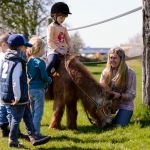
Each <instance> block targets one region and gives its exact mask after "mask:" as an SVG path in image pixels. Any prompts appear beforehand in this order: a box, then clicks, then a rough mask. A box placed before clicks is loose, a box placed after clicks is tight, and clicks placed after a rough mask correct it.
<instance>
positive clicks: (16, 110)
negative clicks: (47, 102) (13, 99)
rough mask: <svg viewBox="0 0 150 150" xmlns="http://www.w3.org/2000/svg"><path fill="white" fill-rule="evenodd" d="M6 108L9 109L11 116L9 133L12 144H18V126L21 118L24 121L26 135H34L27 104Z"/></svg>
mask: <svg viewBox="0 0 150 150" xmlns="http://www.w3.org/2000/svg"><path fill="white" fill-rule="evenodd" d="M8 107H9V108H10V110H11V114H12V119H11V126H10V133H9V138H10V140H12V141H14V142H18V134H19V133H18V132H19V124H20V122H21V119H22V118H23V120H24V123H25V126H26V130H27V132H28V134H29V135H34V131H35V130H34V126H33V122H32V115H31V111H30V107H29V105H28V104H25V105H15V106H11V105H9V106H8Z"/></svg>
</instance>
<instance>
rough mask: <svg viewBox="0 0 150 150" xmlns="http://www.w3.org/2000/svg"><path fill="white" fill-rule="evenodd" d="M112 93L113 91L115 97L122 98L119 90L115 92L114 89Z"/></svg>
mask: <svg viewBox="0 0 150 150" xmlns="http://www.w3.org/2000/svg"><path fill="white" fill-rule="evenodd" d="M111 93H113V94H114V97H113V99H119V98H120V96H121V94H120V93H119V92H114V91H112V92H111Z"/></svg>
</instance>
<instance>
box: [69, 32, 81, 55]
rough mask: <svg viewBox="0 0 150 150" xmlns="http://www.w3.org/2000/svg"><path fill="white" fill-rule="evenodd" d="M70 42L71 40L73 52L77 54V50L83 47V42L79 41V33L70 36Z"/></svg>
mask: <svg viewBox="0 0 150 150" xmlns="http://www.w3.org/2000/svg"><path fill="white" fill-rule="evenodd" d="M71 40H72V43H73V49H74V51H75V52H77V53H78V52H79V49H81V48H83V47H84V43H83V40H82V39H81V37H80V35H79V33H78V32H76V33H75V34H73V35H71Z"/></svg>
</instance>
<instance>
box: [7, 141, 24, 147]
mask: <svg viewBox="0 0 150 150" xmlns="http://www.w3.org/2000/svg"><path fill="white" fill-rule="evenodd" d="M8 146H9V147H16V148H24V146H23V144H21V143H19V141H17V142H15V141H9V143H8Z"/></svg>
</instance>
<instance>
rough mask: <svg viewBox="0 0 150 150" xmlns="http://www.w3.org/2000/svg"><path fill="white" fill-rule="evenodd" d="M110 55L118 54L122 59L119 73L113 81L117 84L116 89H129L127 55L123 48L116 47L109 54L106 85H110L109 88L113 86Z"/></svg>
mask: <svg viewBox="0 0 150 150" xmlns="http://www.w3.org/2000/svg"><path fill="white" fill-rule="evenodd" d="M110 54H117V55H118V56H119V57H120V64H119V68H118V71H117V73H116V75H115V77H114V78H113V81H114V83H115V87H116V88H118V89H121V90H122V91H124V90H126V89H127V84H128V67H127V64H126V62H125V53H124V51H123V49H122V48H120V47H115V48H112V49H111V50H110V51H109V53H108V61H107V65H106V71H107V73H106V81H105V84H106V85H108V86H109V87H111V86H112V67H111V65H110V60H109V57H110Z"/></svg>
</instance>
